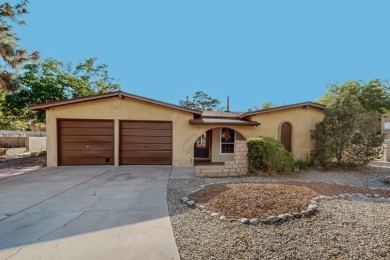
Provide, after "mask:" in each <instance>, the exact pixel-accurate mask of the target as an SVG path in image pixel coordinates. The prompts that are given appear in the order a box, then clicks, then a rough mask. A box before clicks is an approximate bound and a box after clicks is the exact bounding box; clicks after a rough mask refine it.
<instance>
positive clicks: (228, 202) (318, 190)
mask: <svg viewBox="0 0 390 260" xmlns="http://www.w3.org/2000/svg"><path fill="white" fill-rule="evenodd" d="M341 193H370V194H373V193H377V194H379V195H381V196H386V197H390V191H389V190H388V191H386V190H371V189H367V188H361V187H353V186H345V185H335V184H325V183H298V182H288V183H233V184H212V185H209V186H206V187H205V188H204V189H202V190H200V191H197V192H195V193H193V194H192V195H191V198H192V199H194V200H195V201H196V202H200V203H202V204H203V205H204V206H205V207H206V208H207V209H210V210H214V211H215V212H218V213H220V214H222V215H225V216H226V217H228V218H242V217H247V218H254V217H256V218H259V219H264V218H266V217H268V216H271V215H278V214H281V213H287V212H289V213H291V212H299V211H302V210H304V209H306V207H307V206H308V205H309V202H310V200H311V199H312V198H313V197H316V196H318V195H326V196H332V195H338V194H341Z"/></svg>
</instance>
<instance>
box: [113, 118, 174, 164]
mask: <svg viewBox="0 0 390 260" xmlns="http://www.w3.org/2000/svg"><path fill="white" fill-rule="evenodd" d="M120 164H172V122H160V121H121V122H120Z"/></svg>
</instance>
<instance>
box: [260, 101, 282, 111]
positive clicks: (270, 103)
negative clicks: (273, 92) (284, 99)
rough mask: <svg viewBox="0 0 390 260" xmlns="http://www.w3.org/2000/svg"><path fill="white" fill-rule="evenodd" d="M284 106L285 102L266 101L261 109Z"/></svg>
mask: <svg viewBox="0 0 390 260" xmlns="http://www.w3.org/2000/svg"><path fill="white" fill-rule="evenodd" d="M279 106H283V104H277V103H272V102H266V103H264V104H262V105H261V108H260V109H268V108H273V107H279Z"/></svg>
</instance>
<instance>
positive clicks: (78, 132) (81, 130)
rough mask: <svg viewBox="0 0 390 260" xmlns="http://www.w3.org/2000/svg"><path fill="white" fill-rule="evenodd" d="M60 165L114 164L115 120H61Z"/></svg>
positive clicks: (59, 127) (59, 139) (59, 125)
mask: <svg viewBox="0 0 390 260" xmlns="http://www.w3.org/2000/svg"><path fill="white" fill-rule="evenodd" d="M58 130H59V138H58V141H59V142H58V145H59V147H58V148H59V149H58V152H59V154H58V159H59V164H60V165H112V164H113V163H114V122H113V120H69V119H66V120H61V119H60V120H59V121H58Z"/></svg>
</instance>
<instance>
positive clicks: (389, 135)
mask: <svg viewBox="0 0 390 260" xmlns="http://www.w3.org/2000/svg"><path fill="white" fill-rule="evenodd" d="M381 134H382V135H383V136H384V144H383V149H384V150H383V157H384V158H383V159H384V160H385V161H387V162H390V114H387V115H382V122H381Z"/></svg>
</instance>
